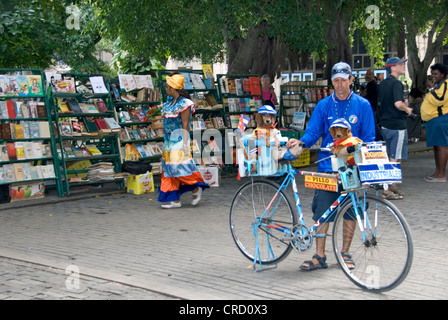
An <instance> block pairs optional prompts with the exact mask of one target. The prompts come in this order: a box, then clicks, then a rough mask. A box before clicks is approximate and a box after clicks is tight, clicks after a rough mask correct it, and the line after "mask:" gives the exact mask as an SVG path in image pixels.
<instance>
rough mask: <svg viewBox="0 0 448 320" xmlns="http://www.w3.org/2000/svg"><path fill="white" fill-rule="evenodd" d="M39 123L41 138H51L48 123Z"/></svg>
mask: <svg viewBox="0 0 448 320" xmlns="http://www.w3.org/2000/svg"><path fill="white" fill-rule="evenodd" d="M38 123H39V135H40V137H41V138H50V126H49V125H48V122H45V121H38Z"/></svg>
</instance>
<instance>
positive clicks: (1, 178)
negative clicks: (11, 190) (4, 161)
mask: <svg viewBox="0 0 448 320" xmlns="http://www.w3.org/2000/svg"><path fill="white" fill-rule="evenodd" d="M5 182H6V179H5V169H3V167H0V183H5Z"/></svg>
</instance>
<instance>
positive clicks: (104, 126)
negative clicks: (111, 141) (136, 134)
mask: <svg viewBox="0 0 448 320" xmlns="http://www.w3.org/2000/svg"><path fill="white" fill-rule="evenodd" d="M120 129H121V127H120V125H119V124H118V123H117V121H115V119H114V118H95V119H88V118H85V119H84V120H79V119H77V118H66V119H62V120H61V121H60V122H59V130H60V132H61V135H62V136H95V135H98V134H108V133H118V132H120Z"/></svg>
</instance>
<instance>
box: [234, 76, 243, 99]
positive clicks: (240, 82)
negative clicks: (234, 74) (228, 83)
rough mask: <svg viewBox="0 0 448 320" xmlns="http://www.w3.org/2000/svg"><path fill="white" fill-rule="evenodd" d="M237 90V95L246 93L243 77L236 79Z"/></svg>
mask: <svg viewBox="0 0 448 320" xmlns="http://www.w3.org/2000/svg"><path fill="white" fill-rule="evenodd" d="M235 90H236V95H237V96H242V95H244V90H243V80H242V79H235Z"/></svg>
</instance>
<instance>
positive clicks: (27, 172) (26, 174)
mask: <svg viewBox="0 0 448 320" xmlns="http://www.w3.org/2000/svg"><path fill="white" fill-rule="evenodd" d="M22 171H23V180H25V181H27V180H32V179H33V177H32V175H31V163H29V162H24V163H22Z"/></svg>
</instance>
